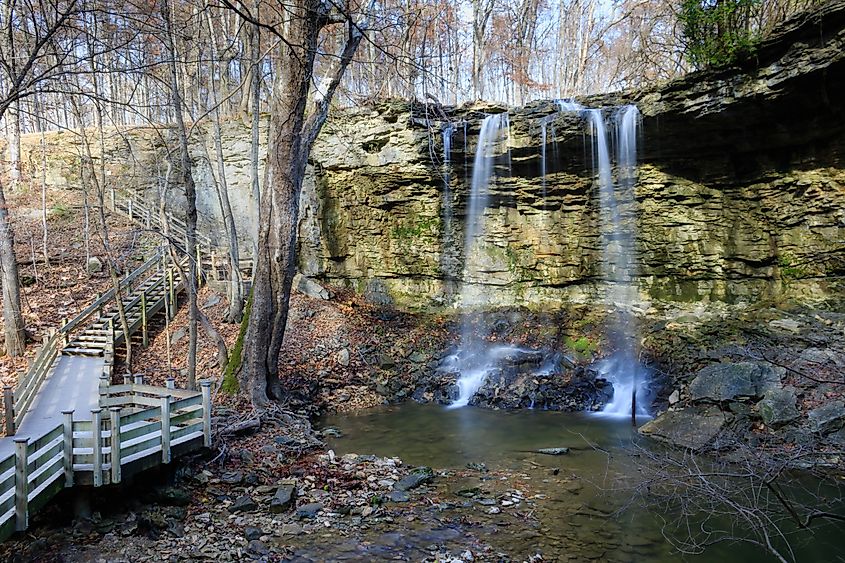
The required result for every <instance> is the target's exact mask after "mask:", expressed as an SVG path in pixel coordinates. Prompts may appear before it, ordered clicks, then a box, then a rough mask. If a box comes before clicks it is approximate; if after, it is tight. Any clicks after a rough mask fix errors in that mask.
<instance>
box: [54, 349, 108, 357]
mask: <svg viewBox="0 0 845 563" xmlns="http://www.w3.org/2000/svg"><path fill="white" fill-rule="evenodd" d="M62 354H63V355H65V356H102V355H103V351H102V350H101V349H92V348H71V347H67V348H64V349H62Z"/></svg>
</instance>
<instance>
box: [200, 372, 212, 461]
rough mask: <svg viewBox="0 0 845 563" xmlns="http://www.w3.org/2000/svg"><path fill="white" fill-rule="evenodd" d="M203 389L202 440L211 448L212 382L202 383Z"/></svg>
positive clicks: (205, 381)
mask: <svg viewBox="0 0 845 563" xmlns="http://www.w3.org/2000/svg"><path fill="white" fill-rule="evenodd" d="M200 386H201V387H202V439H203V445H204V446H205V447H206V448H210V447H211V382H210V381H208V380H204V381H201V382H200Z"/></svg>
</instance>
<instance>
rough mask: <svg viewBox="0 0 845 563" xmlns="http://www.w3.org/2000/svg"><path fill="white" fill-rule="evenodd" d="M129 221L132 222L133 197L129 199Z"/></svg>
mask: <svg viewBox="0 0 845 563" xmlns="http://www.w3.org/2000/svg"><path fill="white" fill-rule="evenodd" d="M129 220H130V221H131V220H132V197H130V198H129Z"/></svg>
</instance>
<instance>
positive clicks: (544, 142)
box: [540, 119, 548, 208]
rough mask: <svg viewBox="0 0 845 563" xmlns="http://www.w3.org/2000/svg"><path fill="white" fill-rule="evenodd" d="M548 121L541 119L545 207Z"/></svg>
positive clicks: (541, 164) (544, 197)
mask: <svg viewBox="0 0 845 563" xmlns="http://www.w3.org/2000/svg"><path fill="white" fill-rule="evenodd" d="M547 126H548V121H547V120H546V119H541V120H540V174H541V175H542V178H543V208H545V207H546V128H547Z"/></svg>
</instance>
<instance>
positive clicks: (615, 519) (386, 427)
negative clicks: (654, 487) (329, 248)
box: [294, 403, 842, 563]
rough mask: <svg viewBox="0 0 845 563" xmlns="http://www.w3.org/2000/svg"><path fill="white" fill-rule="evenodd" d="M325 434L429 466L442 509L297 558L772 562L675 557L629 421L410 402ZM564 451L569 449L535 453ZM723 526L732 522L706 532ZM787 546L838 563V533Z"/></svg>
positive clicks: (339, 420)
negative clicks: (640, 485)
mask: <svg viewBox="0 0 845 563" xmlns="http://www.w3.org/2000/svg"><path fill="white" fill-rule="evenodd" d="M320 425H321V426H322V427H323V428H325V429H328V428H333V429H336V430H337V431H338V432H337V434H338V436H330V437H328V438H327V440H328V444H327V445H328V447H330V448H332V449H333V450H334V452H335V454H336V455H337V456H338V457H340V456H342V455H344V454H349V453H356V454H359V455H364V454H374V455H377V456H396V457H399V458H401V460H402V462H403V463H404V464H406V465H409V466H429V467H432V468H433V469H434V471H435V474H436V478H435V479H434V481H433V482H432V483H431V484H430V485H428V489H429V490H428V491H426V489H422V491H423V492H422V493H421V494H422V496H423V498H428V497H429V496H431V497H437V498H439V499H440V501H439V502H436V501H430V502H429V503H428V504H426V503H424V502H423V503H421V506H420V509H419V510H418V511H417V512H416V513H417V514H418V515H419V516H417V517H414V518H408V519H402V520H401V521H400V520H398V519H397V520H396V521H393V520H392V519H390V518H388V519H386V521H384V522H379V523H373V524H369V525H366V526H355V527H352V528H351V529H350V535H349V536H348V537H347V538H346V539H343V540H339V539H338V538H337V536H336V535H334V533H335V532H331V531H330V530H327V532H331V534H329V535H327V536H326V537H323V538H320V537H319V536H310V537H303V538H302V539H301V544H300V546H299V547H298V551H297V553H296V554H295V555H294V560H305V561H307V560H314V561H316V560H320V561H332V560H337V561H340V560H388V559H396V560H411V561H416V560H422V559H424V558H426V557H428V558H430V557H431V553H433V550H439V553H451V554H460V553H462V552H463V553H466V551H465V550H471V551H472V553H474V554H476V556H477V554H478V553H479V551H476V550H478V546H479V544H484V545H486V546H487V553H486V555H484V556H483V559H484V560H505V561H509V560H534V561H541V560H542V561H567V560H568V561H587V560H600V561H654V562H664V561H665V562H669V561H679V560H684V561H717V560H718V561H721V562H723V563H731V562H744V563H747V562H751V561H761V562H762V561H773V560H774V559H773V558H772V557H771V556H770V555H768V554H766V553H764V552H763V551H762V550H760V549H757V548H756V547H754V546H751V545H749V544H747V543H737V542H723V543H717V544H715V545H712V546H708V547H707V549H706V550H705V551H704V552H703V553H700V554H682V553H680V552H679V551H678V550H677V549H675V548H674V547H673V546H672V544H671V543H670V542H669V541H668V540H667V539H666V537H664V533H665V534H666V535H672V534H674V535H675V536H677V530H675V529H673V527H672V524H673V522H675V521H676V519H675V518H674V517H673V515H672V514H667V513H665V512H662V511H661V509H659V508H657V507H651V508H648V507H646V506H644V504H645V503H644V501H643V497H640V496H635V495H634V492H633V490H634V487H635V486H636V484H637V482H638V475H639V462H638V458H640V457H642V456H641V455H634V454H636V452H637V448H638V447H640V448H646V450H640V452H641V453H642V451H655V450H654V448H657V447H658V446H656V445H654V444H653V443H650V442H648V441H644V440H643V439H641V438H638V436H637V433H636V432H635V431H634V430H633V429H632V427H631V425H630V421H628V420H620V419H613V418H607V417H601V416H597V415H595V414H589V413H565V412H552V411H540V410H513V411H507V410H489V409H480V408H474V407H464V408H459V409H447V408H445V407H443V406H439V405H431V404H416V403H405V404H401V405H395V406H384V407H377V408H373V409H369V410H365V411H361V412H359V413H355V414H344V415H327V416H325V417H324V418H322V419H321V420H320ZM327 434H335V432H329V433H327ZM558 447H567V448H570V451H569V453H568V454H566V455H555V456H553V455H544V454H541V453H538V452H537V450H538V449H542V448H558ZM414 493H415V494H417V495H419V494H420V490H419V489H418V490H416V491H414ZM444 499H445V502H444ZM491 512H492V513H493V514H491ZM664 521H665V523H664ZM718 524H723V525H724V526H729V525H730V523H729V522H727V521H720V520H718V519H717V520H715V521H710V522H708V524H707V525H708V526H711V527H712V526H714V525H715V526H717V525H718ZM734 525H736V522H734ZM717 527H718V526H717ZM737 533H739V532H737ZM790 546H791V548H792V549H793V550H794V553H795V560H797V561H841V560H842V557H841V554H840V548H841V542H840V541H838V536H837V535H836V528H834V527H833V525H824V526H820V527H816V528H814V531H813V533H803V534H801V535H797V536H794V537H790ZM491 549H492V551H491ZM537 555H541V556H542V559H537V558H536V556H537ZM531 557H535V559H531ZM459 560H460V559H459Z"/></svg>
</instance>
